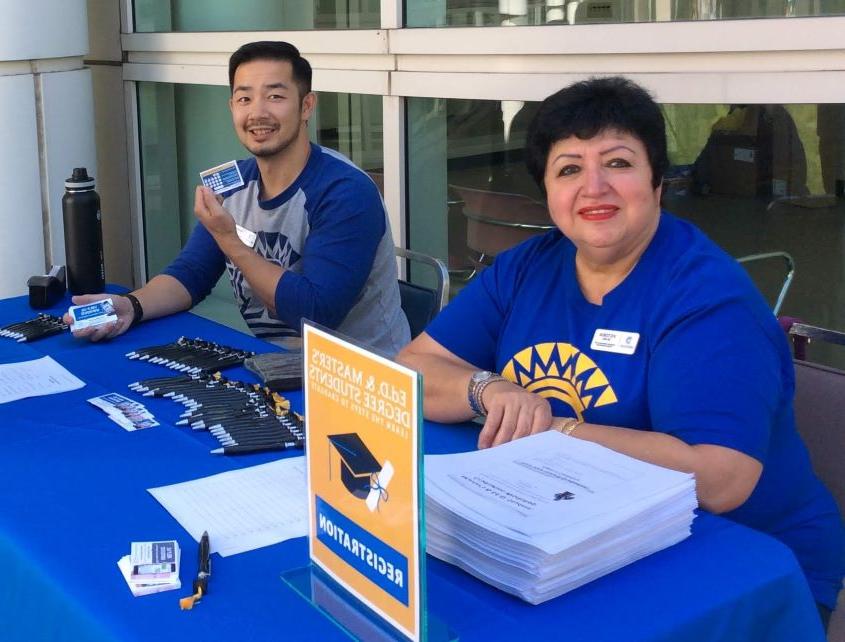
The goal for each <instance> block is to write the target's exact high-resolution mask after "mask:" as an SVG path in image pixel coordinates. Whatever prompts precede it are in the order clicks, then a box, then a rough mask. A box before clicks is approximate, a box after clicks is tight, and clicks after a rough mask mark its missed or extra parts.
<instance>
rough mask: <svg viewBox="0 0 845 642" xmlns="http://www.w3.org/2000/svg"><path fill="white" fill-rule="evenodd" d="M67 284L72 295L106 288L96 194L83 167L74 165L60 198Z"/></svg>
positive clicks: (91, 180) (90, 179)
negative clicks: (71, 174) (63, 224)
mask: <svg viewBox="0 0 845 642" xmlns="http://www.w3.org/2000/svg"><path fill="white" fill-rule="evenodd" d="M62 213H63V215H64V222H65V258H66V262H67V284H68V290H70V291H71V293H72V294H94V293H97V292H102V291H103V290H104V289H105V287H106V270H105V266H104V265H103V227H102V224H101V222H100V197H99V196H98V195H97V192H95V191H94V179H93V178H92V177H90V176H88V171H87V170H86V169H85V168H84V167H75V168H74V169H73V176H71V177H70V178H69V179H67V180H66V181H65V195H64V196H63V197H62Z"/></svg>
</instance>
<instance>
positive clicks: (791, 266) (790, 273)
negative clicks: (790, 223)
mask: <svg viewBox="0 0 845 642" xmlns="http://www.w3.org/2000/svg"><path fill="white" fill-rule="evenodd" d="M768 259H783V261H784V262H785V263H786V276H785V277H784V280H783V285H782V286H781V288H780V292H779V293H778V296H777V300H776V301H775V305H774V307H773V308H772V312H773V313H774V315H775V316H777V315H778V313H779V312H780V308H781V306H782V305H783V300H784V299H785V298H786V293H787V292H789V288H790V286H791V285H792V279H793V278H794V277H795V260H794V259H793V258H792V256H791V255H790V254H789V253H788V252H764V253H763V254H749V255H748V256H741V257H739V258H738V259H737V262H738V263H753V262H754V261H765V260H768Z"/></svg>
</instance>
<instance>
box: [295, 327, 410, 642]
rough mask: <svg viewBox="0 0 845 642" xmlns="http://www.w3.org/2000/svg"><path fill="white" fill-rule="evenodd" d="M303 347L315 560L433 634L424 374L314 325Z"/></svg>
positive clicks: (393, 618) (397, 623) (401, 622)
mask: <svg viewBox="0 0 845 642" xmlns="http://www.w3.org/2000/svg"><path fill="white" fill-rule="evenodd" d="M303 345H304V369H303V383H304V387H305V425H306V430H307V435H306V443H307V444H308V447H307V449H306V450H307V458H308V499H309V501H308V506H309V518H310V523H309V536H308V544H309V551H310V556H311V561H312V562H313V563H314V564H316V565H318V566H319V567H320V568H322V569H323V570H324V571H325V572H326V573H328V574H329V575H330V576H331V577H332V578H333V579H334V580H335V581H337V582H338V583H339V584H340V585H341V586H342V587H343V588H345V589H346V590H347V591H349V592H350V593H351V594H352V595H354V596H355V597H356V598H358V599H359V600H361V601H362V602H363V603H364V604H365V605H366V606H367V607H369V608H370V609H371V610H372V611H374V612H375V613H376V614H377V615H378V616H379V617H381V618H383V619H384V620H385V621H386V622H387V623H388V624H389V625H390V626H392V627H394V628H395V629H397V630H398V631H400V632H401V633H402V634H404V635H405V636H407V637H408V638H410V639H412V640H420V639H424V637H425V631H424V628H425V618H424V617H423V616H422V615H421V614H423V613H425V609H424V607H423V605H422V603H421V602H422V600H423V595H424V593H423V591H422V589H421V584H422V578H423V577H424V571H423V568H422V564H423V563H424V560H425V557H424V555H423V554H421V551H420V546H421V541H422V540H421V537H420V529H421V527H422V506H421V505H420V496H421V493H420V475H419V469H420V456H421V452H422V449H421V443H420V432H419V426H420V403H419V399H420V387H421V379H420V376H419V375H418V374H417V373H416V372H414V371H412V370H409V369H408V368H405V367H404V366H401V365H399V364H396V363H394V362H392V361H390V360H389V359H386V358H384V357H382V356H380V355H377V354H375V353H373V352H370V351H368V350H365V349H364V348H361V347H359V346H358V345H356V344H354V343H352V342H350V341H346V340H344V339H342V338H340V337H338V336H336V335H334V334H332V333H330V332H328V331H326V330H324V329H322V328H319V327H317V326H314V325H311V324H309V323H304V324H303Z"/></svg>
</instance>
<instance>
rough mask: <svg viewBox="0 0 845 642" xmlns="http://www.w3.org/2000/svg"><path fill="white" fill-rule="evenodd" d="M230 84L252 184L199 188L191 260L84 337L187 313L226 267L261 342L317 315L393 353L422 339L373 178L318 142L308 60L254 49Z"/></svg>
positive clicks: (273, 47) (118, 301)
mask: <svg viewBox="0 0 845 642" xmlns="http://www.w3.org/2000/svg"><path fill="white" fill-rule="evenodd" d="M229 85H230V88H231V90H232V96H231V99H230V101H229V106H230V108H231V111H232V121H233V123H234V126H235V131H236V133H237V135H238V138H239V139H240V141H241V143H242V144H243V145H244V147H246V148H247V149H248V150H249V151H250V153H251V154H252V157H251V158H249V159H246V160H243V161H239V162H238V168H239V169H240V172H241V175H242V176H243V179H244V185H243V186H241V187H236V188H233V189H231V190H229V191H227V192H223V193H222V194H221V195H220V196H216V195H215V194H214V193H213V192H212V191H211V190H210V189H209V188H207V187H204V186H199V187H197V189H196V195H195V202H194V213H195V214H196V216H197V219H198V220H199V222H200V223H201V225H197V226H196V227H195V229H194V231H193V233H192V234H191V236H190V238H189V239H188V242H187V244H186V245H185V247H184V248H183V249H182V251H181V253H180V254H179V256H178V257H177V258H176V259H175V260H174V261H173V262H172V263H171V264H170V265H169V266H168V267H167V268H166V269H165V270H164V272H163V273H162V274H159V275H158V276H155V277H154V278H152V279H151V280H150V281H149V282H148V283H147V284H146V285H145V286H143V287H142V288H140V289H138V290H136V291H135V292H133V293H132V294H130V295H127V296H125V297H113V298H114V301H115V307H116V309H117V313H118V320H117V322H115V323H112V324H108V325H105V326H99V327H97V328H91V329H89V330H87V331H86V330H83V331H80V332H79V333H76V334H77V336H85V337H88V338H90V339H91V340H93V341H98V340H100V339H105V338H110V337H113V336H117V335H118V334H121V333H123V332H125V331H126V330H127V329H128V328H130V327H131V326H132V325H134V324H136V323H138V322H139V321H140V320H141V319H150V318H155V317H159V316H163V315H166V314H172V313H174V312H179V311H182V310H187V309H189V308H190V307H191V306H193V305H195V304H197V303H198V302H199V301H201V300H202V299H203V298H204V297H205V296H207V295H208V293H209V292H210V291H211V288H212V287H213V286H214V284H215V283H216V282H217V280H218V279H219V278H220V275H221V274H222V273H223V270H224V269H225V270H227V272H228V274H229V278H230V280H231V282H232V287H233V289H234V293H235V299H236V302H237V304H238V306H239V308H240V312H241V314H242V315H243V318H244V320H245V321H246V323H247V324H248V325H249V327H250V329H251V330H252V331H253V333H254V334H255V335H256V336H258V337H261V338H263V339H266V340H268V341H271V342H275V343H284V340H285V339H286V338H287V337H293V336H298V333H299V327H300V321H301V319H303V318H305V319H309V320H312V321H316V322H317V323H320V324H322V325H325V326H327V327H330V328H335V329H337V330H338V331H340V332H342V333H344V334H346V335H348V336H351V337H353V338H355V339H357V340H358V341H360V342H362V343H364V344H366V345H368V346H371V347H373V348H376V349H377V350H380V351H382V352H384V353H387V354H389V355H391V356H392V355H393V354H395V353H396V352H397V351H398V350H399V348H401V347H402V346H403V345H404V344H406V343H407V342H408V341H409V340H410V335H409V330H408V322H407V320H406V318H405V315H404V313H403V312H402V309H401V307H400V300H399V288H398V284H397V271H396V261H395V258H394V252H393V240H392V236H391V232H390V224H389V221H388V218H387V213H386V211H385V209H384V204H383V202H382V199H381V196H380V194H379V192H378V188H377V187H376V185H375V184H374V183H373V181H372V180H371V179H370V177H369V176H367V174H365V173H364V172H363V171H361V170H360V169H359V168H357V167H356V166H355V165H353V164H352V162H351V161H349V159H347V158H345V157H344V156H342V155H341V154H339V153H337V152H335V151H333V150H330V149H326V148H324V147H321V146H319V145H315V144H313V143H311V142H310V140H309V138H308V129H307V125H308V119H309V118H310V117H311V115H312V114H313V111H314V108H315V106H316V100H317V98H316V96H315V94H314V93H312V92H311V66H310V65H309V63H308V61H307V60H305V59H304V58H303V57H302V56H300V54H299V51H298V50H297V49H296V47H294V46H293V45H291V44H288V43H286V42H253V43H249V44H246V45H244V46H242V47H241V48H240V49H238V50H237V51H236V52H235V53H234V54H232V57H231V58H230V60H229ZM239 228H241V229H239ZM98 297H99V295H87V296H83V297H75V298H74V303H85V302H87V301H89V300H95V299H96V298H98ZM99 298H101V297H99Z"/></svg>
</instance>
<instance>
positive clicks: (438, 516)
mask: <svg viewBox="0 0 845 642" xmlns="http://www.w3.org/2000/svg"><path fill="white" fill-rule="evenodd" d="M425 489H426V540H427V550H428V552H429V553H430V554H431V555H434V556H435V557H438V558H440V559H442V560H444V561H446V562H449V563H451V564H455V565H457V566H459V567H461V568H462V569H464V570H465V571H467V572H469V573H471V574H472V575H475V576H476V577H478V578H480V579H482V580H484V581H485V582H488V583H489V584H492V585H493V586H496V587H497V588H499V589H501V590H503V591H506V592H508V593H512V594H514V595H517V596H519V597H520V598H522V599H523V600H525V601H527V602H530V603H532V604H539V603H541V602H544V601H546V600H548V599H551V598H553V597H557V596H558V595H561V594H562V593H565V592H567V591H570V590H572V589H574V588H576V587H578V586H581V585H582V584H585V583H587V582H589V581H591V580H594V579H596V578H598V577H601V576H602V575H605V574H607V573H610V572H611V571H614V570H616V569H618V568H620V567H622V566H625V565H626V564H630V563H631V562H633V561H635V560H638V559H640V558H642V557H645V556H646V555H649V554H651V553H654V552H656V551H659V550H661V549H663V548H666V547H667V546H671V545H672V544H675V543H677V542H679V541H681V540H683V539H684V538H686V537H687V536H689V534H690V525H691V524H692V520H693V518H694V517H695V514H694V512H693V511H694V509H695V508H696V506H697V502H696V497H695V479H694V477H693V475H691V474H689V473H681V472H677V471H674V470H669V469H666V468H661V467H660V466H655V465H652V464H648V463H645V462H642V461H639V460H637V459H633V458H631V457H628V456H626V455H622V454H619V453H617V452H614V451H612V450H609V449H607V448H604V447H603V446H599V445H597V444H594V443H591V442H588V441H583V440H580V439H576V438H574V437H567V436H565V435H562V434H560V433H559V432H555V431H548V432H544V433H540V434H537V435H533V436H531V437H525V438H523V439H518V440H516V441H513V442H510V443H507V444H503V445H501V446H497V447H495V448H490V449H487V450H479V451H475V452H469V453H460V454H455V455H429V456H427V457H426V459H425Z"/></svg>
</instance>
